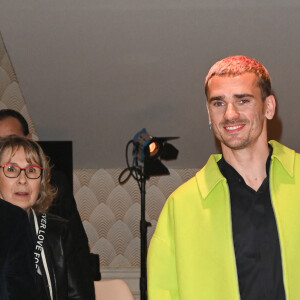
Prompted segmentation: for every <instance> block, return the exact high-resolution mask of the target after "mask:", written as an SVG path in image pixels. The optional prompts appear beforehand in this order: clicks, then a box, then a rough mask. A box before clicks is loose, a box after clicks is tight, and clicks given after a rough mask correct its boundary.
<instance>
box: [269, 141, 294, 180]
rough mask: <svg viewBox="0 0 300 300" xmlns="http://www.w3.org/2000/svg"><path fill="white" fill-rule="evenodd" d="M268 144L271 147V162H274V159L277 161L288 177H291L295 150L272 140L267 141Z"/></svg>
mask: <svg viewBox="0 0 300 300" xmlns="http://www.w3.org/2000/svg"><path fill="white" fill-rule="evenodd" d="M269 144H271V146H272V147H273V154H272V161H274V159H276V160H278V161H279V162H280V164H281V165H282V167H283V168H284V170H285V171H286V172H287V173H288V174H289V175H290V177H293V176H294V164H295V156H296V152H295V150H292V149H290V148H288V147H286V146H284V145H282V144H280V143H278V142H276V141H273V140H271V141H269Z"/></svg>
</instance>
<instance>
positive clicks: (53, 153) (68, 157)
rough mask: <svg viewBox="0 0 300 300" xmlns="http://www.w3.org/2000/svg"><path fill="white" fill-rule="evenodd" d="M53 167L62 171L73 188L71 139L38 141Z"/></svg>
mask: <svg viewBox="0 0 300 300" xmlns="http://www.w3.org/2000/svg"><path fill="white" fill-rule="evenodd" d="M38 143H39V144H40V146H41V147H42V149H43V150H44V152H45V153H46V155H47V156H49V157H50V163H51V164H52V165H53V166H54V169H56V170H59V171H62V172H63V173H64V174H65V175H66V176H67V178H68V181H69V183H70V186H71V187H72V189H73V150H72V142H71V141H38Z"/></svg>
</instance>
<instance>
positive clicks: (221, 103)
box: [213, 101, 223, 107]
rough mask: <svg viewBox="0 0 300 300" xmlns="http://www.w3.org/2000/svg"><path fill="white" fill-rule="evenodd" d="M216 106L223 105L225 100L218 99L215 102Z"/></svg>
mask: <svg viewBox="0 0 300 300" xmlns="http://www.w3.org/2000/svg"><path fill="white" fill-rule="evenodd" d="M213 105H214V106H217V107H218V106H222V105H223V102H221V101H216V102H214V104H213Z"/></svg>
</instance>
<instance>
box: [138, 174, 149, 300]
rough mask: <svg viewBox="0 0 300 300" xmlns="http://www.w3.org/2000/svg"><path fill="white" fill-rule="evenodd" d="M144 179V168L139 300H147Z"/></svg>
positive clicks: (146, 224)
mask: <svg viewBox="0 0 300 300" xmlns="http://www.w3.org/2000/svg"><path fill="white" fill-rule="evenodd" d="M145 199H146V178H145V173H144V168H142V172H141V221H140V233H141V277H140V292H141V300H147V271H146V262H147V227H148V226H151V223H149V222H147V221H146V217H145V211H146V201H145Z"/></svg>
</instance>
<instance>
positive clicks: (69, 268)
mask: <svg viewBox="0 0 300 300" xmlns="http://www.w3.org/2000/svg"><path fill="white" fill-rule="evenodd" d="M36 215H37V220H38V224H39V226H40V224H41V223H40V222H41V218H42V214H41V213H37V214H36ZM46 219H47V221H46V229H45V234H44V242H43V247H44V251H45V255H46V261H47V266H48V270H49V274H50V278H51V283H52V290H53V299H54V300H71V299H72V300H73V299H76V300H79V299H80V300H93V299H95V293H94V284H93V281H92V280H91V279H90V277H89V276H87V275H88V274H86V268H85V267H84V265H83V261H82V259H81V257H80V253H79V251H78V247H77V245H76V243H75V241H74V238H73V236H74V234H73V231H72V228H70V226H69V222H68V221H67V220H65V219H62V218H60V217H58V216H54V215H51V214H46ZM30 223H31V224H32V234H33V237H34V248H35V245H36V240H37V239H36V232H35V228H34V225H33V224H34V221H33V215H32V213H31V216H30ZM40 261H41V260H40ZM40 265H41V264H40ZM41 267H42V273H43V281H44V286H45V287H46V286H47V284H48V282H47V278H46V276H45V270H44V269H43V265H42V266H41ZM45 290H46V291H47V293H48V291H49V289H48V288H45ZM48 296H49V295H48ZM48 299H50V298H49V297H48ZM41 300H42V299H41ZM43 300H44V299H43Z"/></svg>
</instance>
